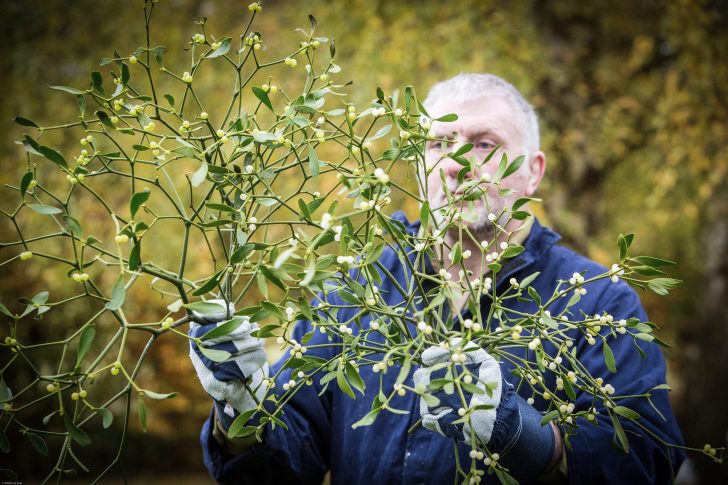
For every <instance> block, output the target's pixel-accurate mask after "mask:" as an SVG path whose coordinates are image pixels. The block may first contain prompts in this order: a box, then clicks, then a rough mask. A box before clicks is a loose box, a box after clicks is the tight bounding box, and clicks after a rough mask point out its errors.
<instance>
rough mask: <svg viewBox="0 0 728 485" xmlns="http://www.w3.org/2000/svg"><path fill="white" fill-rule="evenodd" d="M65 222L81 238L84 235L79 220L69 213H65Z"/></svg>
mask: <svg viewBox="0 0 728 485" xmlns="http://www.w3.org/2000/svg"><path fill="white" fill-rule="evenodd" d="M63 222H65V223H66V225H67V226H68V228H69V229H70V230H71V233H73V235H74V236H76V237H78V238H80V237H81V236H82V235H83V231H82V230H81V224H80V223H79V222H78V220H76V219H74V218H73V217H71V216H69V215H64V216H63Z"/></svg>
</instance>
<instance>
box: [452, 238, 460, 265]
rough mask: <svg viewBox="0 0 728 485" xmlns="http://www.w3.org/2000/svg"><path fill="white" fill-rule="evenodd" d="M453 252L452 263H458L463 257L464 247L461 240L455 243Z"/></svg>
mask: <svg viewBox="0 0 728 485" xmlns="http://www.w3.org/2000/svg"><path fill="white" fill-rule="evenodd" d="M451 254H452V258H450V259H451V260H452V264H458V263H459V262H460V260H461V259H462V257H463V248H462V245H461V244H460V241H458V242H456V243H455V245H454V246H453V248H452V250H451Z"/></svg>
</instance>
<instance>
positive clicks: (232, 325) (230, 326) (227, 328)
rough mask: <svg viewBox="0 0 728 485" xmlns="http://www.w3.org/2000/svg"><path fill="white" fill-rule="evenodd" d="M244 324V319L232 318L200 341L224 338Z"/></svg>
mask: <svg viewBox="0 0 728 485" xmlns="http://www.w3.org/2000/svg"><path fill="white" fill-rule="evenodd" d="M244 322H245V319H243V318H240V317H237V318H233V319H232V320H228V321H227V322H225V323H221V324H220V325H218V326H216V327H215V328H213V329H211V330H210V331H208V332H207V333H205V335H203V336H202V337H200V339H202V340H208V339H211V338H218V337H224V336H225V335H227V334H229V333H232V332H234V331H235V330H237V329H238V327H240V325H242V324H243V323H244ZM276 327H277V325H276Z"/></svg>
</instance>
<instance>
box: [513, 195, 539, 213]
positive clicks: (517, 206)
mask: <svg viewBox="0 0 728 485" xmlns="http://www.w3.org/2000/svg"><path fill="white" fill-rule="evenodd" d="M530 201H534V202H541V199H535V198H533V197H522V198H520V199H518V200H517V201H515V202H514V203H513V206H512V207H511V210H512V211H517V210H518V209H520V208H521V207H523V206H524V205H525V204H526V203H528V202H530Z"/></svg>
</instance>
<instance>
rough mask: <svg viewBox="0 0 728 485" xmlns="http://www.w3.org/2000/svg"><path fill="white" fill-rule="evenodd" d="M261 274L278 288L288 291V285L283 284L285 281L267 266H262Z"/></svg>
mask: <svg viewBox="0 0 728 485" xmlns="http://www.w3.org/2000/svg"><path fill="white" fill-rule="evenodd" d="M259 269H260V274H262V275H263V276H264V277H265V279H267V280H268V281H270V282H271V283H273V284H274V285H276V286H277V287H278V288H280V289H281V290H283V291H286V285H284V284H283V282H282V281H281V280H280V278H278V276H276V274H275V273H274V272H273V271H272V270H271V269H270V268H268V267H267V266H260V267H259Z"/></svg>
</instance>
